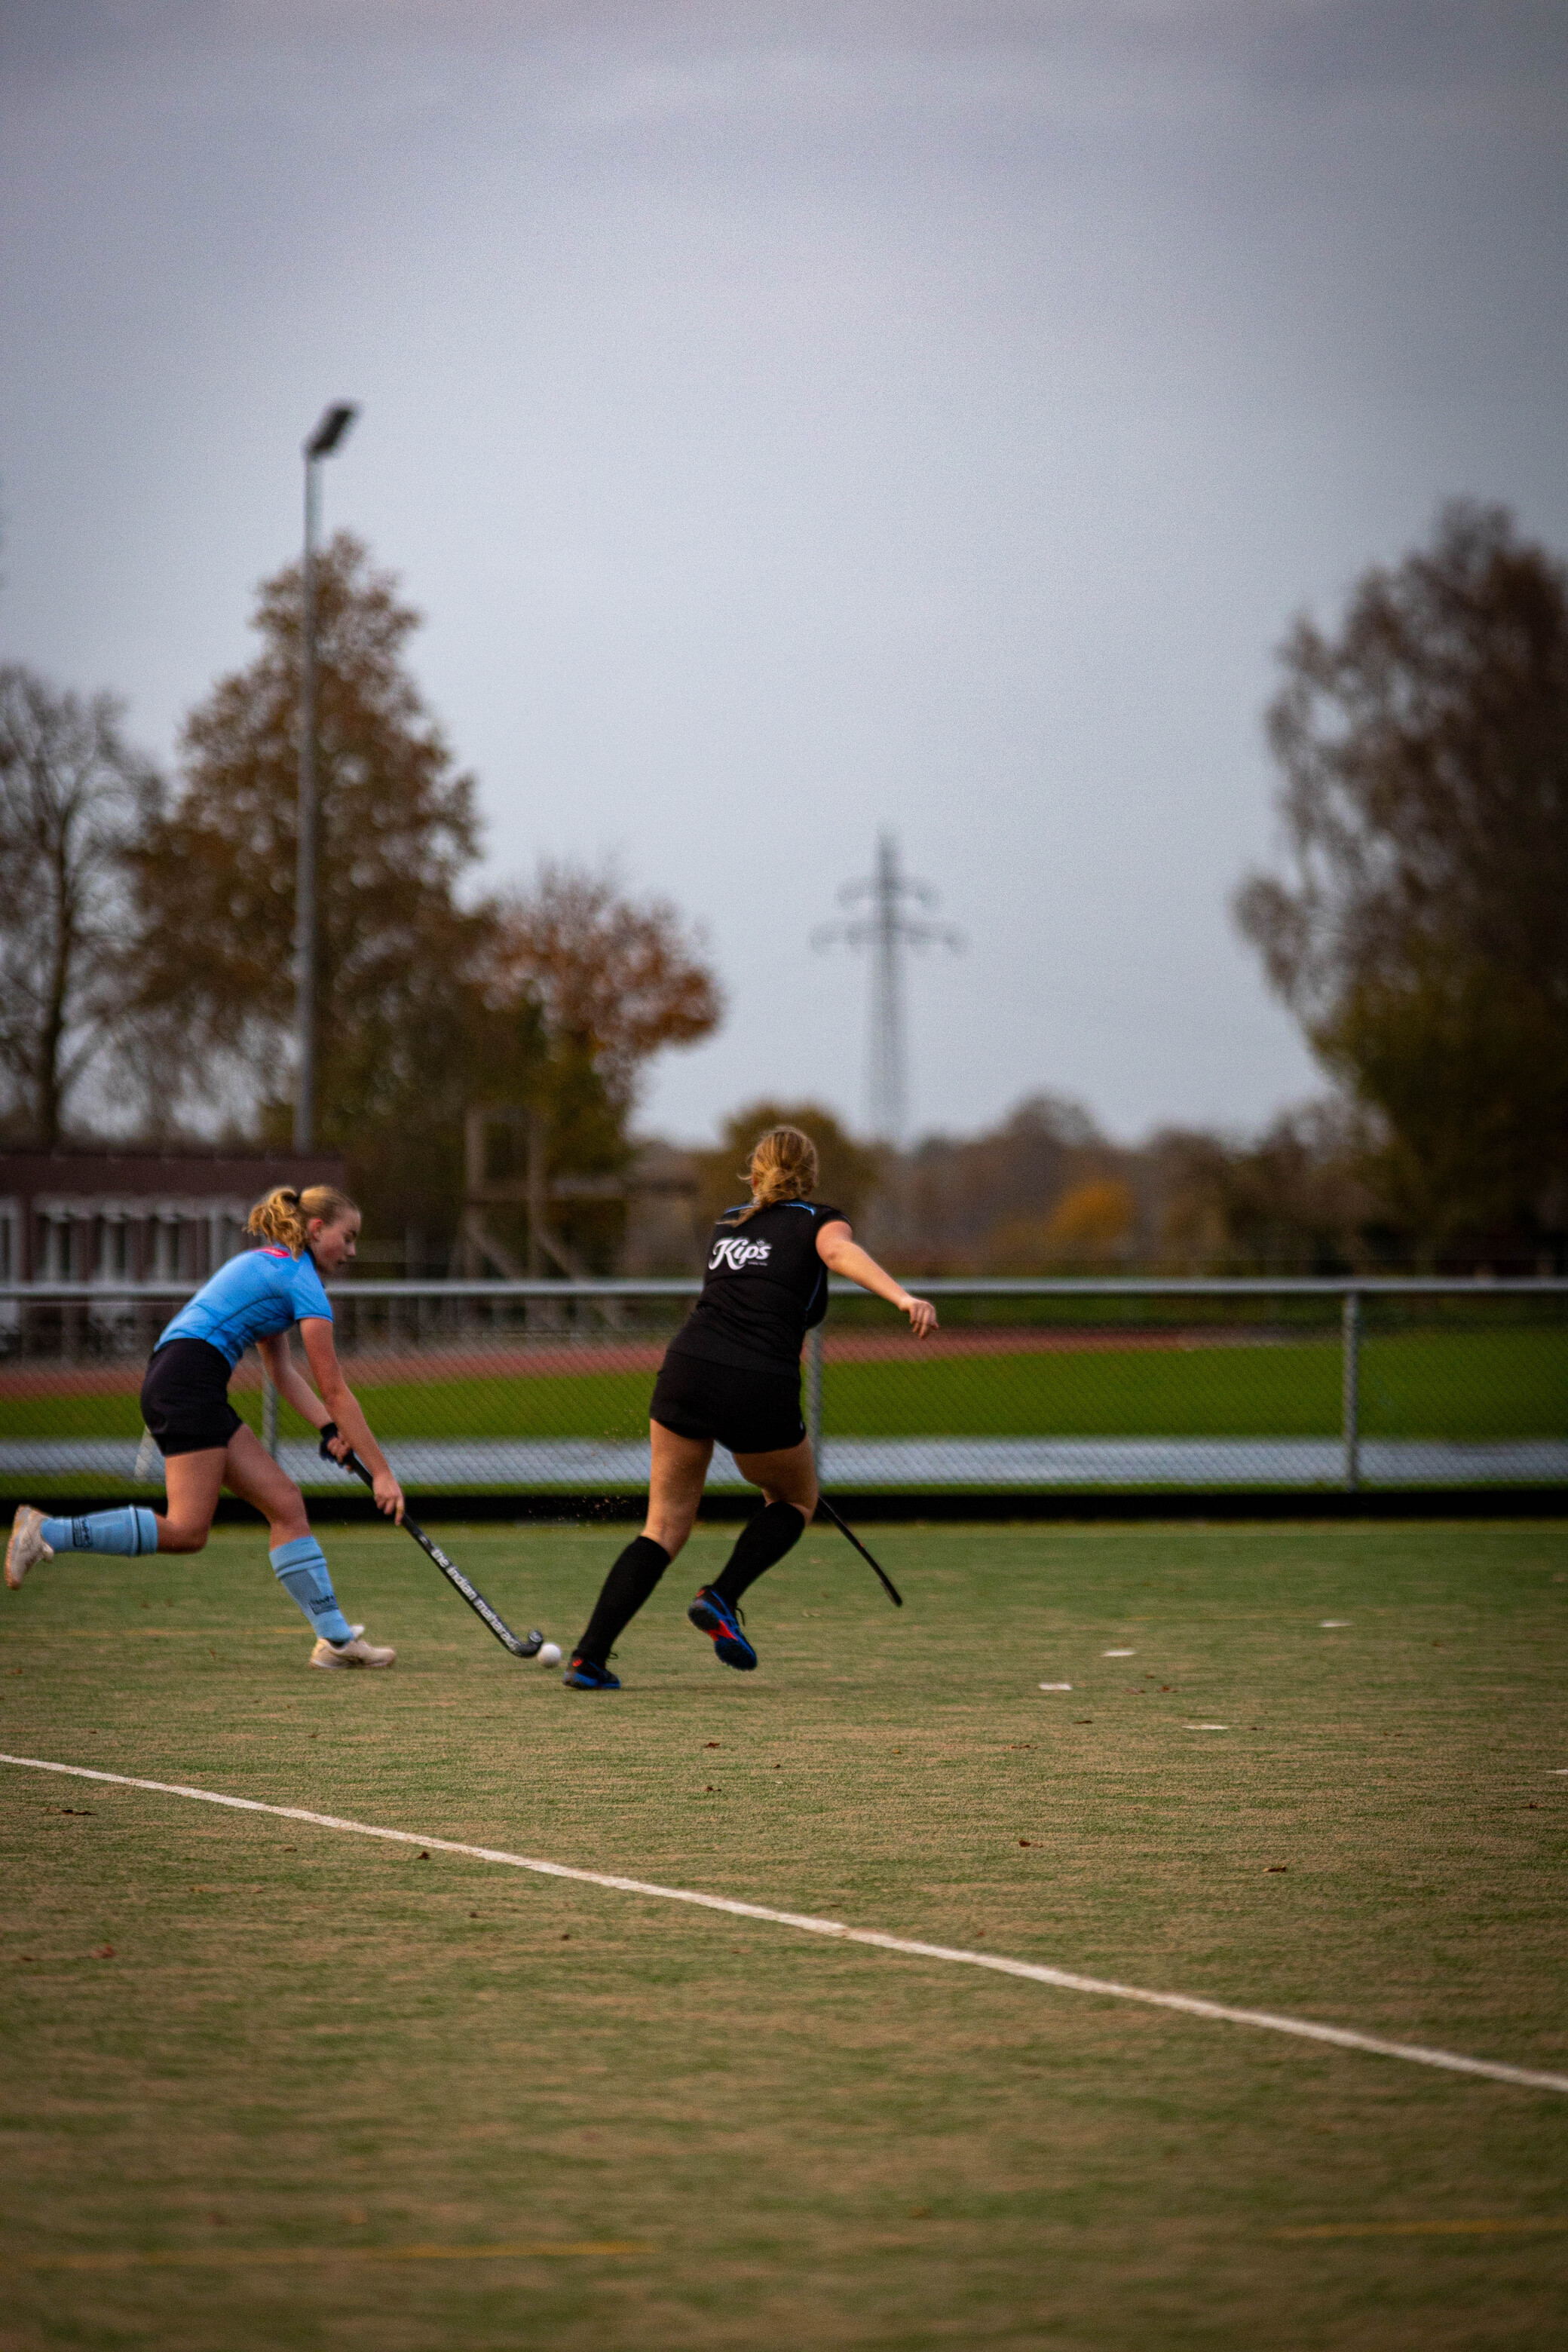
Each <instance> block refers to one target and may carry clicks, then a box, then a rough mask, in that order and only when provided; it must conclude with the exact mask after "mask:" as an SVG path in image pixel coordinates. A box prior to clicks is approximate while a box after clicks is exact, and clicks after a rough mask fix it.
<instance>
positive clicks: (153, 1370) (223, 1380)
mask: <svg viewBox="0 0 1568 2352" xmlns="http://www.w3.org/2000/svg"><path fill="white" fill-rule="evenodd" d="M228 1381H229V1370H228V1358H227V1357H226V1355H225V1354H224V1353H223V1351H222V1349H218V1348H214V1347H209V1345H208V1344H207V1342H206V1340H205V1339H169V1340H166V1341H165V1342H164V1344H163V1347H161V1348H155V1349H153V1360H152V1362H151V1363H150V1364H149V1365H148V1367H147V1372H146V1377H145V1379H144V1380H143V1381H142V1420H143V1421H144V1422H145V1423H146V1424H147V1427H148V1431H149V1433H151V1435H152V1438H153V1444H155V1445H156V1446H157V1448H158V1451H159V1453H160V1454H163V1456H164V1458H165V1460H166V1459H167V1458H168V1456H169V1455H170V1454H202V1453H205V1451H206V1450H207V1448H208V1447H209V1446H214V1445H226V1444H228V1441H229V1439H230V1438H231V1437H232V1436H233V1435H234V1433H235V1431H236V1430H237V1429H239V1428H241V1427H242V1426H243V1424H242V1423H241V1421H240V1418H239V1415H238V1413H237V1412H236V1411H235V1409H234V1407H233V1405H231V1404H230V1402H229V1401H228Z"/></svg>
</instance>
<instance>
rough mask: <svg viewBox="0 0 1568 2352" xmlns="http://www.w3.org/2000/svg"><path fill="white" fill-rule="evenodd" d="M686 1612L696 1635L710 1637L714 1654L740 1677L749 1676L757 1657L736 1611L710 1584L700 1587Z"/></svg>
mask: <svg viewBox="0 0 1568 2352" xmlns="http://www.w3.org/2000/svg"><path fill="white" fill-rule="evenodd" d="M686 1613H687V1615H688V1616H689V1618H690V1620H691V1622H692V1623H693V1624H694V1625H695V1626H696V1628H697V1630H698V1632H699V1633H709V1634H710V1635H711V1636H712V1640H713V1648H714V1651H715V1653H716V1654H717V1655H718V1656H719V1657H721V1658H722V1659H723V1661H724V1664H726V1665H727V1666H734V1667H735V1668H736V1669H737V1671H738V1672H739V1673H741V1674H742V1675H749V1674H750V1673H751V1671H752V1667H753V1666H754V1665H755V1664H756V1663H757V1654H756V1652H755V1650H753V1649H752V1645H751V1643H750V1642H748V1641H747V1639H746V1637H745V1635H744V1633H742V1631H741V1620H740V1617H739V1616H738V1614H737V1613H736V1612H735V1611H734V1610H733V1609H731V1606H730V1604H729V1602H728V1601H724V1600H721V1598H720V1596H719V1594H718V1593H717V1592H715V1591H714V1590H713V1588H712V1586H711V1585H710V1584H705V1585H704V1586H703V1588H702V1590H701V1591H700V1593H699V1594H698V1596H697V1598H696V1600H695V1601H693V1602H692V1604H691V1606H690V1608H689V1610H688V1611H687V1612H686Z"/></svg>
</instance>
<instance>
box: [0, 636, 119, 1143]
mask: <svg viewBox="0 0 1568 2352" xmlns="http://www.w3.org/2000/svg"><path fill="white" fill-rule="evenodd" d="M120 715H121V705H120V704H119V703H118V702H117V701H116V699H115V698H114V697H113V696H112V695H110V694H98V695H94V696H92V697H91V698H90V699H84V698H82V697H81V696H79V695H76V694H72V693H69V692H62V691H60V690H59V689H58V688H55V687H52V686H51V685H50V684H49V683H48V682H47V679H45V678H42V677H38V676H37V674H36V673H35V672H33V671H31V670H28V669H25V668H23V667H20V666H19V665H16V664H7V665H6V666H5V667H3V668H0V871H3V872H4V874H5V892H4V896H3V898H0V1070H3V1071H4V1074H5V1078H6V1080H7V1081H8V1091H9V1092H10V1095H11V1097H12V1109H13V1115H14V1117H15V1118H16V1123H17V1124H19V1125H20V1126H21V1127H22V1128H23V1129H25V1131H26V1134H27V1135H28V1136H29V1137H30V1138H31V1139H32V1140H33V1141H34V1142H36V1143H37V1144H38V1145H39V1146H41V1147H42V1148H43V1149H45V1150H48V1149H49V1148H50V1147H52V1146H53V1145H54V1144H55V1143H57V1142H58V1139H59V1135H60V1128H61V1122H62V1120H63V1118H64V1116H65V1112H66V1108H67V1105H68V1101H69V1098H70V1096H71V1092H72V1089H73V1088H74V1087H77V1086H78V1085H79V1081H80V1080H81V1078H82V1076H83V1075H84V1073H85V1072H86V1070H87V1068H88V1066H89V1064H90V1063H91V1061H92V1060H93V1057H94V1056H95V1055H97V1054H98V1053H99V1052H100V1049H101V1048H102V1046H103V1045H104V1044H105V1042H106V1040H107V1038H108V1035H109V1034H110V1026H111V1024H112V1022H113V1019H114V1016H115V1013H116V1011H117V1008H118V1005H119V1003H120V1001H121V990H120V987H119V984H118V976H119V966H120V961H121V952H122V949H123V944H124V940H125V935H126V930H127V899H126V892H125V869H124V856H125V851H126V847H127V845H128V842H129V840H130V837H131V835H132V829H133V826H134V824H135V821H136V814H137V808H138V803H139V802H140V800H141V799H142V796H143V794H144V793H147V792H149V791H150V790H151V789H152V787H153V781H154V779H153V770H152V768H151V766H150V765H149V763H148V762H147V761H145V760H143V759H142V758H141V757H140V756H139V755H138V754H137V753H136V752H134V751H132V750H131V749H130V748H129V747H128V746H127V744H126V742H125V740H124V739H123V737H122V736H121V732H120Z"/></svg>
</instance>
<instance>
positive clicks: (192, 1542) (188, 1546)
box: [158, 1519, 210, 1551]
mask: <svg viewBox="0 0 1568 2352" xmlns="http://www.w3.org/2000/svg"><path fill="white" fill-rule="evenodd" d="M209 1533H210V1529H208V1528H205V1527H200V1526H193V1525H192V1524H190V1523H189V1522H188V1521H184V1520H180V1519H163V1520H162V1521H160V1523H159V1528H158V1549H159V1550H160V1551H205V1549H206V1543H207V1536H208V1534H209Z"/></svg>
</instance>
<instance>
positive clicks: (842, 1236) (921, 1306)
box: [816, 1217, 936, 1339]
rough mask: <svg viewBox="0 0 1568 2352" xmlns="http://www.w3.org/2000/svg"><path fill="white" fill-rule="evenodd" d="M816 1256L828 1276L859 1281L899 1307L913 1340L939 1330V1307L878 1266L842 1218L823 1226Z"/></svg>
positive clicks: (866, 1288)
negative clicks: (906, 1287) (905, 1317)
mask: <svg viewBox="0 0 1568 2352" xmlns="http://www.w3.org/2000/svg"><path fill="white" fill-rule="evenodd" d="M816 1255H817V1256H818V1257H819V1258H820V1259H821V1260H822V1263H823V1265H825V1266H826V1268H827V1271H828V1272H829V1274H842V1275H846V1276H847V1277H848V1279H849V1280H850V1281H851V1282H858V1284H859V1286H860V1287H861V1289H862V1290H868V1291H870V1292H871V1293H872V1294H873V1296H874V1297H878V1298H885V1299H886V1300H887V1301H888V1304H889V1307H897V1308H898V1310H899V1312H900V1315H907V1316H908V1317H909V1318H910V1335H911V1337H912V1338H914V1339H924V1338H925V1336H926V1334H927V1333H928V1332H929V1331H934V1330H935V1329H936V1308H935V1307H933V1306H932V1305H931V1300H930V1299H929V1298H917V1297H915V1295H914V1293H913V1291H911V1290H906V1289H905V1288H904V1286H903V1284H902V1283H901V1282H899V1281H896V1280H895V1279H894V1277H893V1276H891V1275H890V1274H889V1272H888V1270H887V1268H886V1267H885V1266H880V1265H878V1264H877V1261H876V1259H875V1258H874V1257H873V1256H872V1255H871V1253H870V1251H869V1250H863V1249H862V1248H861V1246H860V1244H859V1243H858V1241H857V1240H856V1238H855V1236H854V1234H853V1233H852V1232H851V1230H850V1228H849V1226H848V1224H847V1223H846V1222H845V1220H844V1219H843V1218H841V1217H836V1218H835V1219H834V1221H833V1223H832V1224H830V1225H824V1227H823V1228H822V1231H821V1232H820V1233H819V1234H817V1236H816Z"/></svg>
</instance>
